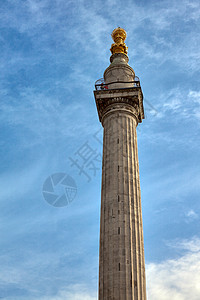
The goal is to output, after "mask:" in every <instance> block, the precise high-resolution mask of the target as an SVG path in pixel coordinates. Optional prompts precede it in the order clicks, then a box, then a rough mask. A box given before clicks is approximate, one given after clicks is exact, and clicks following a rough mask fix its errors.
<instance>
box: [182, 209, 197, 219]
mask: <svg viewBox="0 0 200 300" xmlns="http://www.w3.org/2000/svg"><path fill="white" fill-rule="evenodd" d="M185 215H186V217H187V219H189V221H193V220H196V219H198V214H197V213H196V212H195V211H194V210H193V209H190V210H189V211H188V212H187V213H186V214H185Z"/></svg>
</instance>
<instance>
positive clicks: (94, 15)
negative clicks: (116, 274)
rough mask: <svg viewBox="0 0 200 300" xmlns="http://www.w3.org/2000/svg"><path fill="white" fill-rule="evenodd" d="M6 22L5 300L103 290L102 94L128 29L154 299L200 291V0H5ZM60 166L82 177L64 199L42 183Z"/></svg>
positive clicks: (0, 251)
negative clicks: (116, 37)
mask: <svg viewBox="0 0 200 300" xmlns="http://www.w3.org/2000/svg"><path fill="white" fill-rule="evenodd" d="M0 26H1V28H0V53H1V55H0V65H1V72H0V77H1V78H0V103H1V104H0V126H1V131H0V132H1V138H0V145H1V147H0V151H1V153H0V154H1V164H0V171H1V175H0V269H1V272H0V299H5V300H36V299H37V300H96V299H97V290H98V248H99V223H100V188H101V161H100V159H99V158H100V157H101V154H102V142H101V141H102V127H101V124H100V122H99V120H98V116H97V111H96V106H95V101H94V96H93V90H94V83H95V81H96V80H97V79H99V78H101V77H102V76H103V72H104V70H105V69H106V68H107V67H108V66H109V57H110V50H109V49H110V46H111V43H112V39H111V33H112V30H113V29H114V28H116V27H118V26H120V27H122V28H124V29H125V30H126V31H127V40H126V44H127V46H128V48H129V50H128V55H129V64H130V65H131V66H132V67H133V69H134V70H135V73H136V75H137V76H139V78H140V80H141V86H142V90H143V93H144V106H145V116H146V118H145V120H144V121H143V123H142V124H139V125H138V148H139V162H140V179H141V192H142V210H143V226H144V243H145V260H146V275H147V292H148V299H149V300H169V299H173V300H186V299H190V300H199V299H200V285H199V282H200V226H199V221H200V202H199V194H200V184H199V182H200V167H199V165H200V155H199V148H200V139H199V130H200V89H199V71H200V52H199V45H200V31H199V26H200V2H199V0H192V1H189V0H182V1H179V0H174V1H169V0H166V1H165V0H164V1H151V0H150V1H129V0H127V1H116V0H107V1H91V0H88V1H86V0H82V1H66V0H54V1H51V0H42V1H39V0H27V1H25V0H15V1H13V0H1V1H0ZM86 146H87V148H89V147H90V151H91V153H93V154H92V156H91V157H90V159H88V160H87V161H86V163H85V164H84V165H83V162H84V161H83V160H81V156H80V155H79V154H80V152H81V150H82V149H83V147H86ZM72 160H77V161H78V163H79V166H83V167H84V168H83V170H82V173H81V172H80V170H79V168H78V167H77V166H76V165H75V164H73V163H72ZM92 166H93V167H94V166H95V168H93V167H92ZM56 173H64V174H68V175H69V176H71V177H72V179H73V180H74V181H75V184H76V187H77V194H76V195H75V196H74V197H73V198H74V199H72V200H73V201H71V202H70V203H68V204H67V205H66V206H64V207H54V206H52V205H50V204H49V203H47V201H45V199H44V195H43V192H42V191H43V188H44V187H43V184H44V182H45V181H46V179H47V178H49V176H51V175H53V174H56ZM52 178H53V177H52ZM57 192H58V193H63V190H62V189H61V187H60V190H59V191H57Z"/></svg>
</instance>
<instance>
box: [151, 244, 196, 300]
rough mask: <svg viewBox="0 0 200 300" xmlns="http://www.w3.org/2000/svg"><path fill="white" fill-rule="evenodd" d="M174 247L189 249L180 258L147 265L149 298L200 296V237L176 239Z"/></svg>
mask: <svg viewBox="0 0 200 300" xmlns="http://www.w3.org/2000/svg"><path fill="white" fill-rule="evenodd" d="M174 247H177V248H179V249H180V248H181V249H183V250H187V251H186V252H185V254H184V255H182V256H181V257H179V258H178V259H168V260H166V261H163V262H162V263H150V264H147V266H146V269H147V285H148V299H149V300H169V299H173V300H188V299H190V300H199V298H200V285H199V282H200V239H199V238H193V239H192V240H189V241H187V240H183V241H179V242H177V241H175V245H174Z"/></svg>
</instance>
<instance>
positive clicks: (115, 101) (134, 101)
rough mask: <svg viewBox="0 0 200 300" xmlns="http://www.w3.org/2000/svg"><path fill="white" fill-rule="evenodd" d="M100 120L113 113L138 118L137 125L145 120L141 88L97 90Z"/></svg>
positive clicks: (95, 92) (95, 93)
mask: <svg viewBox="0 0 200 300" xmlns="http://www.w3.org/2000/svg"><path fill="white" fill-rule="evenodd" d="M94 96H95V101H96V106H97V111H98V115H99V120H100V122H101V123H102V125H103V119H104V118H105V117H106V116H108V115H110V114H113V113H116V112H119V111H120V112H123V113H127V114H129V115H132V116H133V117H134V118H136V121H137V123H141V122H142V120H143V119H144V108H143V94H142V90H141V87H133V88H124V89H111V90H96V91H94Z"/></svg>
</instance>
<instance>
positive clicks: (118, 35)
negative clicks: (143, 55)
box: [110, 27, 128, 54]
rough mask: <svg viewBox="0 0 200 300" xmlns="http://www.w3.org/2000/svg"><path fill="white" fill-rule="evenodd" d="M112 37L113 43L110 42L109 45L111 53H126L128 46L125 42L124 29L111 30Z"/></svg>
mask: <svg viewBox="0 0 200 300" xmlns="http://www.w3.org/2000/svg"><path fill="white" fill-rule="evenodd" d="M111 36H112V39H113V41H114V42H115V43H114V44H112V46H111V49H110V51H111V53H112V54H115V53H124V54H127V52H128V47H127V46H126V44H125V42H124V41H125V39H126V31H125V30H124V29H123V28H120V27H118V28H116V29H114V30H113V32H112V34H111Z"/></svg>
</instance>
